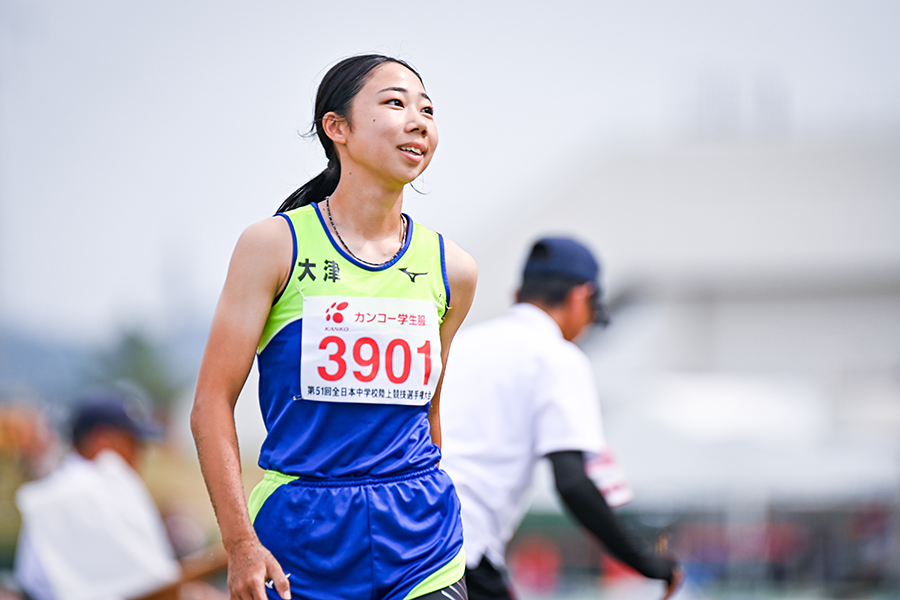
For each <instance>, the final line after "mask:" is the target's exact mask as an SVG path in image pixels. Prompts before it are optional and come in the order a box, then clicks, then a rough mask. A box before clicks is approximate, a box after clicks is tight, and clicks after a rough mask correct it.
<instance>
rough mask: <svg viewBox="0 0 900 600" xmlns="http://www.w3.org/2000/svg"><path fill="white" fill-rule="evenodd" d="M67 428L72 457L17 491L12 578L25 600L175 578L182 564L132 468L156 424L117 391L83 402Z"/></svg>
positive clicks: (112, 591)
mask: <svg viewBox="0 0 900 600" xmlns="http://www.w3.org/2000/svg"><path fill="white" fill-rule="evenodd" d="M70 425H71V442H72V452H70V453H69V454H68V455H67V456H66V457H65V458H64V459H63V460H62V462H61V464H60V465H59V467H58V468H57V469H56V470H55V471H53V472H52V473H51V474H49V475H48V476H46V477H44V478H42V479H39V480H36V481H33V482H30V483H26V484H24V485H23V486H21V487H20V488H19V490H18V493H17V498H16V501H17V505H18V507H19V510H20V512H21V513H22V530H21V532H20V535H19V541H18V545H17V548H16V562H15V576H16V579H17V581H18V584H19V585H20V587H21V589H22V592H23V593H24V595H25V597H26V598H29V599H34V600H65V599H72V600H78V599H79V598H83V599H84V600H95V599H97V598H106V599H114V598H127V597H134V596H137V595H140V594H143V593H146V592H148V591H151V590H154V589H156V588H158V587H160V586H163V585H166V584H170V583H172V582H175V581H177V580H178V579H179V577H180V576H181V568H180V566H179V563H178V561H177V560H176V558H175V554H174V551H173V549H172V546H171V544H170V543H169V541H168V539H167V537H166V533H165V527H164V525H163V522H162V519H161V517H160V515H159V511H158V509H157V507H156V505H155V504H154V502H153V500H152V498H151V497H150V494H149V492H148V491H147V489H146V487H145V486H144V484H143V482H142V481H141V479H140V477H139V475H138V474H137V472H136V469H137V467H138V464H139V461H140V457H141V451H142V449H143V447H144V445H145V442H146V441H147V440H149V439H151V438H155V437H158V435H159V433H160V429H159V427H158V426H157V425H156V424H155V423H153V422H152V421H151V419H150V417H149V415H148V414H147V412H146V410H145V408H144V406H143V404H142V403H141V402H140V400H138V399H137V398H136V397H130V396H129V395H127V394H123V393H119V392H107V393H103V394H100V395H94V396H91V397H88V398H85V399H83V400H82V401H81V402H79V403H78V405H77V407H76V409H75V410H74V412H73V415H72V418H71V421H70Z"/></svg>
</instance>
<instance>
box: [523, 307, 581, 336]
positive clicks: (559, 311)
mask: <svg viewBox="0 0 900 600" xmlns="http://www.w3.org/2000/svg"><path fill="white" fill-rule="evenodd" d="M525 303H526V304H531V305H532V306H535V307H537V308H539V309H541V310H542V311H544V312H545V313H547V315H548V316H549V317H550V318H551V319H553V321H554V322H555V323H556V326H557V327H559V331H560V333H562V336H563V338H564V339H566V340H568V341H570V342H571V341H572V340H574V339H575V338H577V337H578V335H579V334H580V333H581V329H580V328H579V327H577V326H576V325H573V323H572V320H573V319H572V315H571V312H570V311H569V310H567V309H566V306H565V305H564V304H561V305H558V306H547V305H546V304H541V303H539V302H531V301H527V300H526V302H525Z"/></svg>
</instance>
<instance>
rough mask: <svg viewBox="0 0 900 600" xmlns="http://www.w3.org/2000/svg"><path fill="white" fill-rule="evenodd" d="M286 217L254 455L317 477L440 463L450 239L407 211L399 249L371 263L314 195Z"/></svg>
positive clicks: (265, 342)
mask: <svg viewBox="0 0 900 600" xmlns="http://www.w3.org/2000/svg"><path fill="white" fill-rule="evenodd" d="M280 216H281V217H283V218H284V219H286V220H287V222H288V224H289V225H290V228H291V232H292V235H293V238H294V256H293V267H292V271H291V275H290V280H289V281H288V284H287V286H286V287H285V289H284V290H283V291H282V292H281V294H280V295H279V296H278V297H277V298H276V299H275V302H274V303H273V305H272V308H271V310H270V312H269V316H268V320H267V321H266V324H265V326H264V328H263V334H262V336H261V339H260V342H259V347H258V349H257V361H258V366H259V402H260V408H261V410H262V416H263V421H264V423H265V426H266V431H267V435H266V438H265V441H264V442H263V445H262V449H261V452H260V458H259V465H260V466H261V467H262V468H263V469H268V470H273V471H278V472H280V473H286V474H289V475H296V476H301V477H306V478H313V479H315V478H335V477H351V478H353V477H371V476H375V477H381V476H394V475H398V474H402V473H404V472H408V471H410V470H417V469H423V468H427V467H430V466H433V465H435V464H437V463H438V462H439V460H440V450H439V449H438V448H437V447H436V446H435V445H434V444H433V443H432V441H431V434H430V426H429V422H428V408H429V403H430V400H431V396H432V395H433V393H434V390H435V388H436V386H437V382H438V380H439V378H440V375H441V358H440V355H441V345H440V337H439V328H440V324H441V322H442V321H443V318H444V316H445V315H446V312H447V309H448V307H449V301H450V288H449V284H448V281H447V274H446V266H445V261H444V242H443V238H442V237H441V236H440V234H437V233H435V232H432V231H430V230H428V229H426V228H425V227H423V226H421V225H419V224H418V223H414V222H413V221H412V220H411V219H409V228H408V232H407V236H406V240H405V242H404V246H403V248H402V249H401V250H400V252H399V253H398V254H397V256H395V257H394V258H393V259H392V260H391V261H389V262H388V263H385V264H383V265H379V266H370V265H367V264H365V263H362V262H360V261H358V260H356V259H355V258H354V257H352V256H350V255H349V254H348V253H347V252H346V251H344V249H343V248H342V247H341V246H339V245H338V244H337V243H336V241H335V239H334V238H333V237H332V235H331V233H330V231H329V230H328V228H327V227H326V226H325V222H324V220H323V218H322V214H321V213H320V212H319V209H318V206H316V205H315V204H313V205H309V206H305V207H302V208H298V209H296V210H293V211H289V212H287V213H283V214H280ZM407 219H408V217H407Z"/></svg>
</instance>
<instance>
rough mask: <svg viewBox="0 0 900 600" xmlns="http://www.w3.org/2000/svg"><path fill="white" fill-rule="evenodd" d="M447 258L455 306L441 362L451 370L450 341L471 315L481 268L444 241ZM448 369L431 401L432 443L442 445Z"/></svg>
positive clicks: (445, 331) (443, 330) (446, 327)
mask: <svg viewBox="0 0 900 600" xmlns="http://www.w3.org/2000/svg"><path fill="white" fill-rule="evenodd" d="M444 257H445V260H446V265H447V281H448V282H449V284H450V299H451V301H452V304H451V305H450V307H449V308H448V309H447V315H446V316H445V317H444V322H443V323H441V363H442V364H443V366H444V369H446V368H447V357H448V356H449V354H450V342H452V341H453V336H454V335H456V331H457V330H458V329H459V326H460V325H462V322H463V320H464V319H465V318H466V315H467V314H468V313H469V308H470V307H471V306H472V300H473V299H474V298H475V283H476V282H477V280H478V266H477V265H476V264H475V260H474V259H473V258H472V257H471V256H469V254H468V253H467V252H466V251H465V250H463V249H462V248H460V247H459V246H457V245H456V244H454V243H453V242H452V241H450V240H448V239H447V238H444ZM444 369H442V370H441V378H440V379H439V380H438V384H437V389H436V390H435V392H434V396H433V397H432V398H431V408H430V409H429V411H428V421H429V422H430V423H431V440H432V441H433V442H434V444H435V445H436V446H437V447H438V448H440V446H441V411H440V406H441V385H442V384H443V382H444Z"/></svg>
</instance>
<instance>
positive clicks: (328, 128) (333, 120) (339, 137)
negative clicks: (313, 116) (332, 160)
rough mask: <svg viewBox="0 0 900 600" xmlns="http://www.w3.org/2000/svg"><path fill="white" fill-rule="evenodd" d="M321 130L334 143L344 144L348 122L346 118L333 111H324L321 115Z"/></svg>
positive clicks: (348, 126)
mask: <svg viewBox="0 0 900 600" xmlns="http://www.w3.org/2000/svg"><path fill="white" fill-rule="evenodd" d="M322 130H323V131H325V135H327V136H328V138H329V139H330V140H331V141H332V142H334V143H335V144H344V143H346V142H347V133H348V132H349V131H350V124H349V123H347V119H345V118H344V117H342V116H340V115H338V114H337V113H335V112H328V113H325V116H324V117H322Z"/></svg>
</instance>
